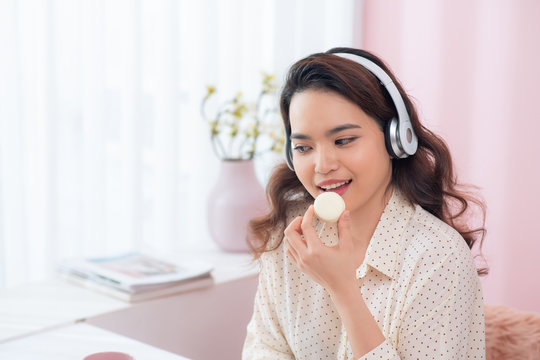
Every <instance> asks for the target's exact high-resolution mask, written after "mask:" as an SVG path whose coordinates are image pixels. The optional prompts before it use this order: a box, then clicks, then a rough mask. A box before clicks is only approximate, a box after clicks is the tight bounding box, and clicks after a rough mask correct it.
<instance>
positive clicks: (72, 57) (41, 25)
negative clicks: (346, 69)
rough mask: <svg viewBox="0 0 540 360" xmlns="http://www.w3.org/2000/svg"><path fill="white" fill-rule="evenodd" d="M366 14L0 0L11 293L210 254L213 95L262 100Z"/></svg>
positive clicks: (342, 40)
mask: <svg viewBox="0 0 540 360" xmlns="http://www.w3.org/2000/svg"><path fill="white" fill-rule="evenodd" d="M355 6H358V4H354V2H353V0H348V1H338V2H336V1H332V0H326V1H325V0H319V1H313V0H309V1H308V0H304V1H289V0H263V1H250V0H227V1H225V0H223V1H218V0H205V1H200V0H198V1H175V0H170V1H165V0H159V1H156V0H133V1H129V0H123V1H121V0H114V1H109V0H48V1H47V0H0V287H5V286H12V285H16V284H19V283H21V282H25V281H31V280H40V279H43V278H45V277H47V276H50V275H51V273H52V272H53V271H54V265H55V264H56V263H57V261H58V260H59V259H62V258H65V257H72V256H92V255H96V254H100V255H103V254H107V253H115V252H119V251H125V250H128V249H140V248H145V247H148V248H152V249H156V250H158V251H161V252H169V253H175V252H180V251H182V250H183V249H186V248H190V247H195V246H203V247H204V246H211V245H210V244H211V241H210V240H209V235H208V231H207V229H206V218H205V206H206V201H207V200H206V198H207V195H208V192H209V189H210V188H211V187H212V185H213V181H214V179H215V175H216V173H217V170H218V167H219V166H218V165H219V161H218V160H217V159H216V158H215V156H214V155H213V153H212V150H211V145H210V142H209V129H208V125H207V124H206V123H205V122H204V121H203V120H202V119H201V116H200V115H199V104H200V100H201V98H202V97H203V96H204V93H205V86H206V85H208V84H213V85H215V86H216V87H217V89H218V91H219V94H221V96H223V97H227V96H232V95H233V94H234V93H235V92H236V91H239V90H241V91H243V92H244V94H245V96H246V97H249V96H250V94H253V96H256V94H257V92H258V90H259V87H260V77H259V74H260V72H261V71H266V72H268V73H272V74H275V75H276V77H277V79H278V83H279V81H280V80H281V79H282V76H283V74H284V73H285V71H286V68H287V67H288V66H289V65H290V64H291V63H292V62H293V61H294V60H296V59H298V58H300V57H301V56H304V55H307V54H309V53H312V52H318V51H324V50H326V49H328V48H330V47H333V46H351V45H352V43H353V32H354V22H355V16H354V14H355V12H354V7H355ZM258 169H259V176H260V178H261V179H262V181H263V182H264V178H265V176H266V175H265V173H264V171H266V170H267V167H264V166H263V167H262V169H263V170H260V169H261V166H260V165H258ZM261 171H262V172H263V173H262V174H260V172H261ZM205 244H206V245H205Z"/></svg>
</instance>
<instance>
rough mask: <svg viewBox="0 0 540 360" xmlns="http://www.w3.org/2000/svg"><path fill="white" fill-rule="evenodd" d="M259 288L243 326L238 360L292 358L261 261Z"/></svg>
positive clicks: (264, 267) (266, 272)
mask: <svg viewBox="0 0 540 360" xmlns="http://www.w3.org/2000/svg"><path fill="white" fill-rule="evenodd" d="M261 261H262V263H261V271H260V273H259V286H258V288H257V294H256V295H255V305H254V309H253V316H252V318H251V321H250V322H249V324H248V327H247V336H246V340H245V343H244V349H243V353H242V359H244V360H256V359H276V360H282V359H283V360H291V359H294V356H293V354H292V352H291V350H290V348H289V345H288V343H287V340H286V339H285V337H284V335H283V331H282V329H281V326H280V324H279V321H278V316H277V313H276V311H275V306H274V301H273V298H272V282H271V279H270V277H269V273H270V272H269V271H268V269H267V267H268V264H267V261H268V260H267V259H266V261H265V259H264V255H263V259H262V260H261Z"/></svg>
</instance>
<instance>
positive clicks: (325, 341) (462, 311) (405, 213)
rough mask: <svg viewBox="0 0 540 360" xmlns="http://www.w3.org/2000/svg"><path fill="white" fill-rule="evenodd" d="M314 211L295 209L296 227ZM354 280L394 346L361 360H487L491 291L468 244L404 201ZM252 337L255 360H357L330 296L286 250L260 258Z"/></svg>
mask: <svg viewBox="0 0 540 360" xmlns="http://www.w3.org/2000/svg"><path fill="white" fill-rule="evenodd" d="M308 205H309V204H302V205H301V206H298V207H295V208H294V209H291V213H290V214H289V215H290V219H293V218H294V217H296V216H299V215H303V214H304V212H305V211H306V209H307V206H308ZM336 233H337V231H335V229H334V230H332V229H326V234H325V235H322V236H321V238H322V240H323V242H325V243H328V244H329V243H331V242H332V241H335V236H336ZM332 234H334V236H332ZM279 236H281V237H282V236H283V234H282V232H281V233H280V235H279ZM274 241H275V239H274ZM352 276H356V278H357V281H358V286H359V287H360V288H361V292H362V295H363V297H364V300H365V302H366V305H367V306H368V308H369V309H370V311H371V314H372V315H373V317H374V318H375V320H376V321H377V323H378V325H379V327H380V329H381V331H382V333H383V334H384V336H385V338H386V340H385V341H384V342H383V343H382V344H381V345H379V346H378V347H376V348H375V349H373V350H372V351H371V352H369V353H367V354H366V355H364V356H363V357H362V358H361V359H485V334H484V315H483V314H484V308H483V298H482V291H481V288H480V282H479V279H478V276H477V274H476V269H475V264H474V261H473V258H472V255H471V252H470V251H469V248H468V247H467V244H466V243H465V241H464V240H463V238H462V237H461V236H460V235H459V233H458V232H456V231H455V230H454V229H452V228H451V227H450V226H448V225H446V224H445V223H444V222H442V221H441V220H439V219H437V218H436V217H434V216H433V215H431V214H429V213H428V212H427V211H425V210H424V209H422V208H421V207H420V206H418V205H416V206H414V205H411V204H410V203H408V202H407V200H405V199H404V198H403V196H402V195H401V194H400V193H399V192H397V191H394V194H393V195H392V197H391V199H390V201H389V203H388V205H387V206H386V208H385V210H384V212H383V214H382V216H381V219H380V220H379V223H378V225H377V227H376V229H375V232H374V234H373V237H372V239H371V241H370V243H369V246H368V249H367V252H366V255H365V258H364V262H363V263H362V264H361V265H360V266H359V267H358V269H357V271H356V274H353V275H352ZM247 330H248V331H247V337H246V341H245V344H244V351H243V359H246V360H248V359H353V354H352V350H351V347H350V344H349V342H348V340H347V334H346V332H345V328H344V327H343V325H342V323H341V320H340V318H339V315H338V313H337V311H336V309H335V308H334V306H333V304H332V301H331V299H330V296H329V295H328V293H327V292H326V290H325V289H324V288H323V287H322V286H320V285H319V284H318V283H316V282H314V281H313V280H311V279H310V278H309V277H308V276H307V275H305V274H304V273H302V272H301V271H300V270H299V269H298V268H297V267H296V265H295V264H294V263H293V262H291V260H289V258H288V257H287V255H286V254H285V251H284V248H283V243H282V245H281V246H280V247H279V248H278V249H276V250H274V251H271V252H267V253H265V254H263V256H262V257H261V261H260V275H259V286H258V289H257V294H256V297H255V307H254V312H253V317H252V319H251V321H250V323H249V325H248V328H247Z"/></svg>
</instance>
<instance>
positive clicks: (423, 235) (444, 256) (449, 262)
mask: <svg viewBox="0 0 540 360" xmlns="http://www.w3.org/2000/svg"><path fill="white" fill-rule="evenodd" d="M406 232H407V234H406V236H405V240H404V242H403V243H402V249H401V252H400V253H401V254H402V259H401V260H402V264H403V265H404V266H407V267H411V266H413V265H412V264H415V265H414V268H415V272H420V271H422V272H424V273H425V271H440V270H442V269H445V271H450V269H449V268H453V269H454V270H457V269H459V273H461V274H462V275H464V274H467V276H471V277H472V276H474V277H476V276H477V275H476V265H475V263H474V258H473V255H472V253H471V251H470V249H469V247H468V245H467V243H466V242H465V239H463V237H462V236H461V234H460V233H459V232H458V231H457V230H455V229H454V228H453V227H451V226H450V225H448V224H446V223H445V222H444V221H442V220H441V219H439V218H437V217H436V216H434V215H432V214H431V213H429V212H427V211H426V210H424V209H423V208H422V207H420V206H419V205H416V206H415V212H414V215H413V216H412V218H411V220H410V222H409V224H408V226H407V229H406ZM452 272H453V271H452Z"/></svg>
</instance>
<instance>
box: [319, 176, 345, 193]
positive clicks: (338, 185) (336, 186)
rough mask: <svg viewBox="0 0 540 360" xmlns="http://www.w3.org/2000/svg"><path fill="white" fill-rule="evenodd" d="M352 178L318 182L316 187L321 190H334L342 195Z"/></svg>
mask: <svg viewBox="0 0 540 360" xmlns="http://www.w3.org/2000/svg"><path fill="white" fill-rule="evenodd" d="M351 182H352V179H349V180H337V181H336V180H328V181H323V182H321V183H319V184H318V187H319V188H320V189H321V190H322V191H334V192H336V193H338V194H339V195H342V194H343V193H344V192H345V191H346V190H347V188H348V187H349V185H350V183H351Z"/></svg>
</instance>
